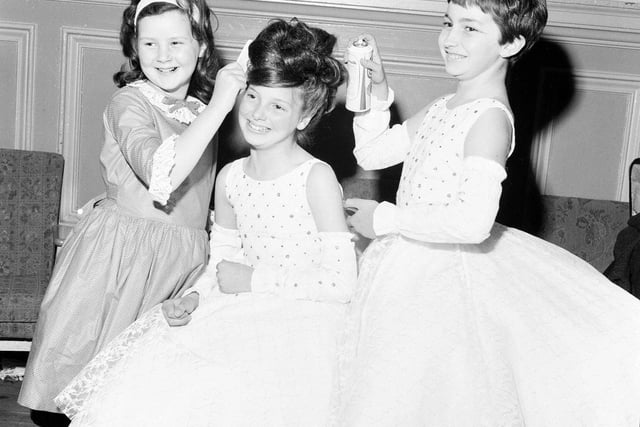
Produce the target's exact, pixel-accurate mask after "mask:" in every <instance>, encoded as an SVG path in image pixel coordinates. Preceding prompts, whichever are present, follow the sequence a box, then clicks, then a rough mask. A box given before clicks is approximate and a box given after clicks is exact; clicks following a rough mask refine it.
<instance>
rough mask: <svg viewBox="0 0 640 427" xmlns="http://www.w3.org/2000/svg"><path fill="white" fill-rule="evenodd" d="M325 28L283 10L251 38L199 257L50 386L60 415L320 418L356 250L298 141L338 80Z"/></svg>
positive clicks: (124, 422)
mask: <svg viewBox="0 0 640 427" xmlns="http://www.w3.org/2000/svg"><path fill="white" fill-rule="evenodd" d="M335 42H336V39H335V37H334V36H332V35H330V34H328V33H327V32H325V31H323V30H320V29H318V28H313V27H309V26H307V25H305V24H304V23H302V22H300V21H298V20H295V19H294V20H292V21H290V22H285V21H282V20H277V21H274V22H272V23H270V24H269V25H268V26H267V27H266V28H265V29H264V30H263V31H262V32H261V33H260V34H259V35H258V36H257V37H256V39H255V40H254V41H253V43H251V45H250V47H249V54H248V56H249V60H248V62H249V66H248V72H247V82H248V84H247V87H246V90H245V91H244V92H243V93H242V95H241V97H240V101H239V107H238V122H239V127H240V130H241V132H242V135H243V137H244V139H245V140H246V142H247V144H248V145H249V148H250V154H249V156H247V157H244V158H240V159H238V160H235V161H233V162H231V163H229V164H227V165H226V166H225V167H224V168H222V170H221V171H220V173H219V174H218V177H217V179H216V184H215V215H214V223H213V225H212V227H211V234H210V240H211V255H210V259H209V263H208V265H207V268H206V269H205V272H204V274H203V275H202V276H200V278H199V279H198V280H197V282H196V284H195V285H194V286H193V287H192V288H191V289H189V290H188V291H187V292H185V294H183V295H182V296H181V297H179V298H174V299H169V300H167V301H165V302H164V303H163V304H162V305H161V306H157V307H156V308H155V309H152V310H151V311H150V312H149V313H148V314H146V315H145V316H143V318H141V319H139V320H138V321H136V322H135V323H134V324H133V325H132V326H131V327H129V328H128V329H127V330H125V332H123V333H122V334H121V335H120V336H119V337H117V338H116V339H115V340H114V341H113V342H112V343H111V344H110V346H109V347H108V348H107V349H106V350H105V351H104V352H103V353H101V354H99V355H98V357H96V358H95V359H94V360H93V361H92V362H91V363H90V364H89V365H88V366H87V367H86V368H85V369H84V370H83V371H82V372H81V373H80V375H78V376H77V377H76V378H75V379H74V380H73V382H71V384H69V386H67V388H66V389H65V390H64V391H63V392H62V393H61V394H60V395H59V396H58V398H57V399H56V402H57V403H58V405H60V407H61V408H62V409H63V410H64V411H65V413H66V414H67V415H69V416H70V417H71V418H72V419H73V422H72V425H77V426H113V425H117V426H142V425H152V426H155V427H158V426H160V427H162V426H167V427H168V426H176V425H178V426H186V425H188V426H190V427H194V426H210V425H222V426H263V425H264V426H305V427H314V426H317V427H325V426H328V425H330V422H331V420H330V418H331V414H332V408H333V407H334V406H333V405H334V403H333V396H335V390H334V386H335V385H336V384H337V383H338V378H337V373H336V367H337V366H336V365H337V360H338V336H339V332H340V331H342V329H343V323H344V317H345V312H346V305H347V303H348V302H349V301H350V299H351V295H352V293H353V290H354V287H355V283H356V257H355V249H354V244H353V242H352V237H353V236H352V234H351V233H350V232H349V231H348V228H347V224H346V220H345V217H344V212H343V208H342V193H341V190H340V185H339V184H338V181H337V179H336V177H335V174H334V173H333V171H332V169H331V168H330V167H329V165H327V164H326V163H324V162H322V161H320V160H318V159H316V158H314V157H313V156H312V155H311V154H309V153H308V152H307V151H305V150H304V149H303V148H302V147H301V146H300V143H301V142H303V141H306V140H308V139H309V132H310V130H311V129H312V127H313V126H315V124H316V123H317V122H318V121H319V120H320V119H321V117H322V116H323V115H324V114H325V113H327V112H328V111H331V109H332V108H333V104H334V100H335V94H336V90H337V88H338V86H339V85H340V84H341V83H342V81H343V76H344V72H343V68H342V65H341V64H340V62H339V61H337V60H336V59H334V58H333V57H332V56H331V52H332V49H333V46H334V44H335ZM240 65H247V64H240ZM169 376H170V378H169Z"/></svg>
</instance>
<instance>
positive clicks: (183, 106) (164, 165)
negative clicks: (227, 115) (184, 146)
mask: <svg viewBox="0 0 640 427" xmlns="http://www.w3.org/2000/svg"><path fill="white" fill-rule="evenodd" d="M127 86H131V87H135V88H137V89H138V90H139V91H140V92H141V93H142V94H143V95H144V97H145V98H147V99H148V100H149V102H151V103H152V104H153V105H154V106H155V107H156V108H158V109H160V110H161V111H162V112H164V113H165V114H166V115H167V116H169V117H171V118H172V119H175V120H177V121H179V122H180V123H184V124H186V125H189V124H191V122H193V121H194V120H195V118H196V117H198V114H200V113H201V112H202V110H204V108H205V107H206V105H205V104H203V103H202V102H201V101H200V100H198V99H196V98H194V97H192V96H187V99H186V100H185V101H182V100H179V99H175V98H171V97H170V96H167V95H165V94H163V93H162V92H160V91H159V90H158V89H156V88H154V87H153V86H152V85H151V84H150V83H149V82H148V81H147V80H137V81H135V82H131V83H129V84H128V85H127ZM177 138H178V135H173V136H171V137H169V138H167V139H166V140H165V141H163V142H162V145H160V147H158V149H157V150H156V153H155V154H154V155H153V166H152V171H151V180H150V181H149V193H150V194H151V196H152V197H153V200H154V201H156V202H158V203H160V204H161V205H162V206H165V205H166V204H167V201H168V200H169V197H170V195H171V193H172V192H173V187H172V186H171V179H170V178H169V174H170V173H171V170H172V169H173V166H174V165H175V157H176V153H175V142H176V139H177Z"/></svg>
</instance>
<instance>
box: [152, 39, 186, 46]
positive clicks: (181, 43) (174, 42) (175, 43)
mask: <svg viewBox="0 0 640 427" xmlns="http://www.w3.org/2000/svg"><path fill="white" fill-rule="evenodd" d="M184 45H186V43H185V42H184V41H182V40H171V41H170V42H169V46H170V47H178V46H184ZM142 46H144V47H148V48H156V47H158V43H156V42H154V41H143V42H142Z"/></svg>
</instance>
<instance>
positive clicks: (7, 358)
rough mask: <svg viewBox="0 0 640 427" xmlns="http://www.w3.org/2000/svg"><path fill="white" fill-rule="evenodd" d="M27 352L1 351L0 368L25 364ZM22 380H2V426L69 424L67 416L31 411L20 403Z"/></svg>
mask: <svg viewBox="0 0 640 427" xmlns="http://www.w3.org/2000/svg"><path fill="white" fill-rule="evenodd" d="M27 354H28V353H26V352H0V369H4V368H14V367H17V366H24V365H25V362H26V358H27ZM21 385H22V382H21V381H8V380H5V381H0V426H2V427H33V426H41V427H64V426H67V425H68V424H69V420H67V418H66V417H64V416H62V415H59V414H49V413H46V412H31V411H29V409H27V408H25V407H22V406H20V405H18V403H17V402H16V399H17V398H18V393H19V392H20V386H21Z"/></svg>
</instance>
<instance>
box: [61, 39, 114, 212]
mask: <svg viewBox="0 0 640 427" xmlns="http://www.w3.org/2000/svg"><path fill="white" fill-rule="evenodd" d="M62 43H63V49H62V53H63V54H62V61H63V68H62V74H61V79H60V80H61V84H60V88H61V93H62V95H63V96H62V98H61V99H62V102H61V104H62V107H61V110H60V111H61V114H60V120H59V128H60V129H62V139H61V141H60V145H61V147H62V154H63V155H64V157H65V162H66V165H65V166H66V167H65V176H64V182H65V188H64V190H63V194H62V201H61V208H60V217H61V222H62V223H63V224H72V223H74V222H75V221H76V220H77V210H78V208H80V207H81V206H82V205H84V203H86V202H87V201H88V200H89V199H91V198H92V197H94V196H97V195H98V194H100V193H102V192H104V188H103V185H102V180H101V177H100V168H99V162H98V156H99V154H100V149H101V147H102V135H103V128H102V111H103V109H104V106H105V105H106V103H107V102H108V99H109V97H110V95H111V94H112V93H113V92H114V90H115V86H114V85H113V83H111V84H109V83H110V82H111V76H112V75H113V72H114V71H115V70H117V67H114V64H118V63H120V62H122V54H121V53H120V45H119V42H118V33H117V32H114V31H103V30H89V29H86V28H75V27H63V28H62ZM97 82H100V83H99V84H97Z"/></svg>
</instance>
